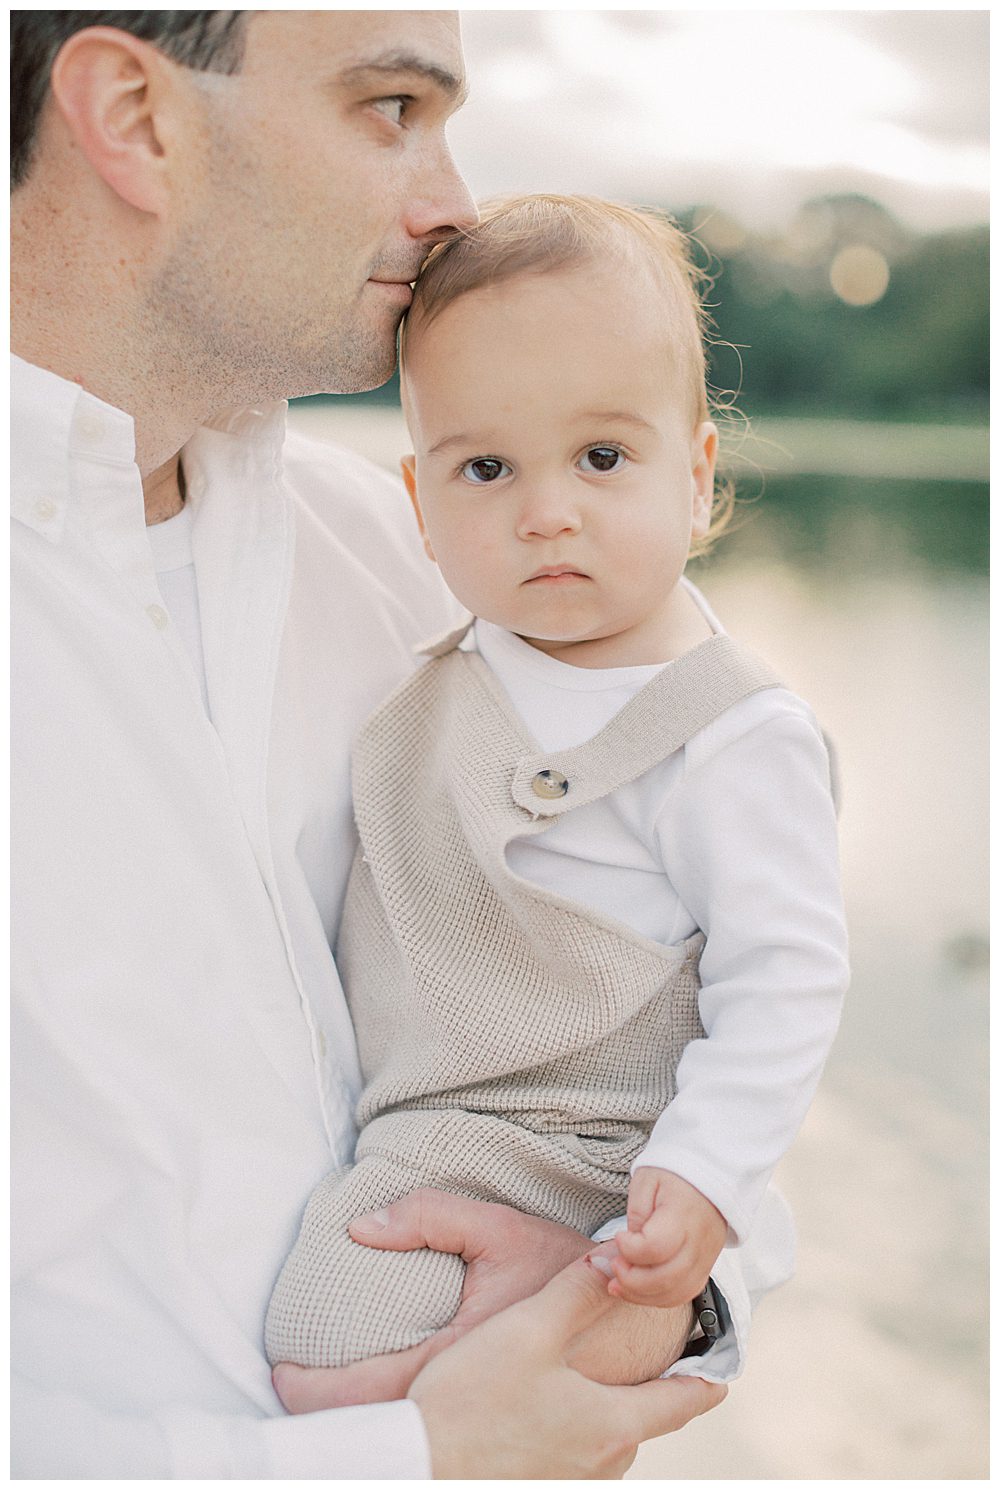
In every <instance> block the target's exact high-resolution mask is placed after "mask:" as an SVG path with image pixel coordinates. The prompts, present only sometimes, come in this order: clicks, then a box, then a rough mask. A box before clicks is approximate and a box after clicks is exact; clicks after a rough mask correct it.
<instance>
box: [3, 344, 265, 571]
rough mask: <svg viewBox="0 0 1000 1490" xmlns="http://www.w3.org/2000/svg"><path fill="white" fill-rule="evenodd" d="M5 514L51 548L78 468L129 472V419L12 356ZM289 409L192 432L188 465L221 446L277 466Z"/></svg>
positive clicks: (258, 412) (242, 414)
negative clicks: (91, 466) (88, 465)
mask: <svg viewBox="0 0 1000 1490" xmlns="http://www.w3.org/2000/svg"><path fill="white" fill-rule="evenodd" d="M10 389H11V470H12V481H11V514H12V516H14V517H15V518H17V519H18V520H19V521H20V522H23V523H26V524H27V526H28V527H30V528H34V529H35V531H36V532H39V533H42V534H43V535H44V536H45V537H47V538H50V539H51V540H52V541H53V542H57V541H58V539H59V538H60V536H61V534H62V530H63V526H64V523H65V519H66V509H67V507H68V505H69V502H70V500H71V497H72V492H73V486H72V477H71V473H72V469H73V465H74V463H75V462H77V461H88V462H97V463H99V464H101V465H108V466H116V467H119V468H122V467H130V466H134V465H135V425H134V422H133V419H132V416H131V415H130V414H126V413H125V412H124V411H123V410H121V409H116V408H114V407H113V406H112V405H111V404H106V403H103V402H102V401H101V399H99V398H95V397H94V395H93V394H92V393H88V392H87V391H86V389H84V388H81V387H80V386H79V384H77V383H71V382H69V381H68V380H67V379H66V378H61V377H59V376H58V375H57V374H56V373H52V372H48V371H46V369H45V368H41V367H36V366H35V365H34V364H33V363H31V362H25V361H24V359H23V358H21V357H14V356H12V357H11V372H10ZM286 410H287V404H285V403H277V404H267V405H262V406H261V407H260V408H251V409H237V410H231V411H229V412H226V413H223V414H222V415H220V416H219V417H218V418H217V419H214V420H212V421H211V422H210V423H209V424H206V425H205V426H204V427H203V428H202V429H200V430H197V431H196V432H195V434H194V436H193V437H192V440H191V442H190V450H191V454H192V457H193V460H194V461H197V462H199V463H200V460H201V459H202V458H207V459H208V460H209V461H211V458H212V456H213V454H215V452H216V450H217V449H218V447H219V446H220V445H221V446H223V447H227V448H229V449H233V448H239V449H240V451H241V452H242V454H243V455H244V457H245V458H246V459H248V460H250V461H253V460H255V459H257V460H261V459H263V460H265V461H266V462H267V463H268V465H269V466H271V467H272V468H274V467H276V466H277V464H278V462H279V459H280V451H281V446H282V444H283V441H284V434H285V412H286Z"/></svg>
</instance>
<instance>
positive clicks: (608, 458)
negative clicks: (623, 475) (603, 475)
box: [577, 445, 625, 472]
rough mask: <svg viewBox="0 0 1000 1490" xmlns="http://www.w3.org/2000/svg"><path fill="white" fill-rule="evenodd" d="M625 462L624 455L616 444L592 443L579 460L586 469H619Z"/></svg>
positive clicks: (580, 464) (579, 463) (578, 463)
mask: <svg viewBox="0 0 1000 1490" xmlns="http://www.w3.org/2000/svg"><path fill="white" fill-rule="evenodd" d="M624 464H625V457H624V455H623V454H622V452H621V451H620V450H617V449H616V448H615V446H614V445H591V447H590V449H589V450H585V451H584V452H583V454H582V455H581V457H580V459H579V460H578V461H577V465H578V466H582V468H583V469H584V470H585V471H601V472H604V471H617V470H618V469H619V467H620V466H622V465H624Z"/></svg>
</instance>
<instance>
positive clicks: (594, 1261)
mask: <svg viewBox="0 0 1000 1490" xmlns="http://www.w3.org/2000/svg"><path fill="white" fill-rule="evenodd" d="M587 1261H588V1262H589V1263H590V1265H591V1267H592V1268H596V1269H597V1271H598V1272H599V1273H603V1274H604V1276H605V1278H613V1277H614V1273H615V1270H614V1268H613V1267H612V1266H611V1264H610V1262H609V1261H608V1259H607V1258H606V1257H604V1256H603V1255H602V1254H601V1253H600V1252H591V1254H590V1256H589V1257H588V1258H587Z"/></svg>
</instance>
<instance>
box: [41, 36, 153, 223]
mask: <svg viewBox="0 0 1000 1490" xmlns="http://www.w3.org/2000/svg"><path fill="white" fill-rule="evenodd" d="M169 68H170V63H169V62H168V60H167V59H166V58H165V57H163V56H162V54H161V53H160V52H158V51H157V49H156V48H155V47H153V46H150V45H149V43H148V42H145V41H142V40H141V39H140V38H139V37H137V36H132V35H131V34H130V33H129V32H127V31H118V30H115V29H114V28H113V27H111V26H88V27H87V28H86V29H85V30H83V31H77V32H76V33H75V34H74V35H73V36H71V37H70V38H69V40H68V41H66V42H65V43H64V45H63V46H62V48H61V50H60V51H59V54H58V56H57V57H56V60H55V63H54V64H53V67H52V84H51V86H52V97H53V101H54V104H55V107H56V108H57V109H58V110H59V112H60V114H61V115H62V117H63V120H64V121H65V124H66V127H67V128H68V130H69V132H70V134H71V136H72V138H73V141H74V143H75V145H76V146H77V148H78V149H79V150H80V151H81V152H82V154H83V155H84V157H85V158H86V160H87V161H88V162H89V164H90V165H91V167H92V168H93V170H94V171H95V172H96V173H97V175H98V176H100V178H101V180H102V181H104V182H105V184H106V185H107V186H109V187H110V188H111V190H112V191H113V192H115V193H116V194H117V195H118V196H119V197H121V198H122V200H123V201H125V202H127V203H128V204H129V205H130V206H132V207H136V208H138V209H139V211H141V212H150V213H154V214H157V215H158V214H160V213H161V212H163V210H164V209H165V207H166V205H167V202H168V200H169V193H168V190H167V173H166V169H165V160H164V150H163V139H162V133H163V128H164V123H165V121H164V117H163V112H164V110H163V106H164V103H165V101H166V96H167V94H168V92H169V88H170V83H171V78H170V75H169Z"/></svg>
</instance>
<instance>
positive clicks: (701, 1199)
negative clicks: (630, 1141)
mask: <svg viewBox="0 0 1000 1490" xmlns="http://www.w3.org/2000/svg"><path fill="white" fill-rule="evenodd" d="M727 1231H728V1227H727V1224H726V1220H725V1217H724V1216H723V1215H722V1213H721V1212H720V1211H718V1210H716V1208H715V1206H714V1205H713V1204H712V1202H711V1201H710V1200H706V1198H705V1196H704V1195H702V1193H701V1191H700V1190H696V1189H695V1188H694V1186H693V1185H689V1184H688V1182H687V1180H682V1179H681V1178H680V1176H679V1175H676V1174H671V1173H670V1171H669V1170H667V1169H653V1168H643V1169H637V1170H636V1172H635V1174H634V1175H633V1176H632V1183H631V1184H630V1185H629V1191H628V1230H627V1231H620V1232H619V1233H618V1235H617V1236H616V1237H615V1245H616V1246H617V1248H618V1257H617V1258H615V1259H613V1260H612V1266H613V1268H614V1272H615V1276H614V1277H613V1278H612V1280H611V1282H610V1283H609V1284H608V1292H609V1293H613V1294H614V1295H615V1296H616V1297H617V1298H621V1299H625V1300H627V1301H628V1302H629V1303H631V1304H656V1305H658V1306H659V1307H660V1308H662V1309H669V1308H673V1307H674V1306H675V1305H677V1304H686V1303H689V1302H690V1300H691V1299H693V1298H695V1297H696V1296H697V1295H698V1294H699V1293H700V1292H701V1290H702V1289H703V1288H704V1287H705V1284H706V1283H707V1281H708V1276H709V1274H710V1273H711V1271H712V1264H713V1263H714V1262H715V1259H716V1258H717V1257H718V1255H719V1253H720V1252H721V1251H722V1247H723V1244H724V1242H725V1240H726V1233H727Z"/></svg>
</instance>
